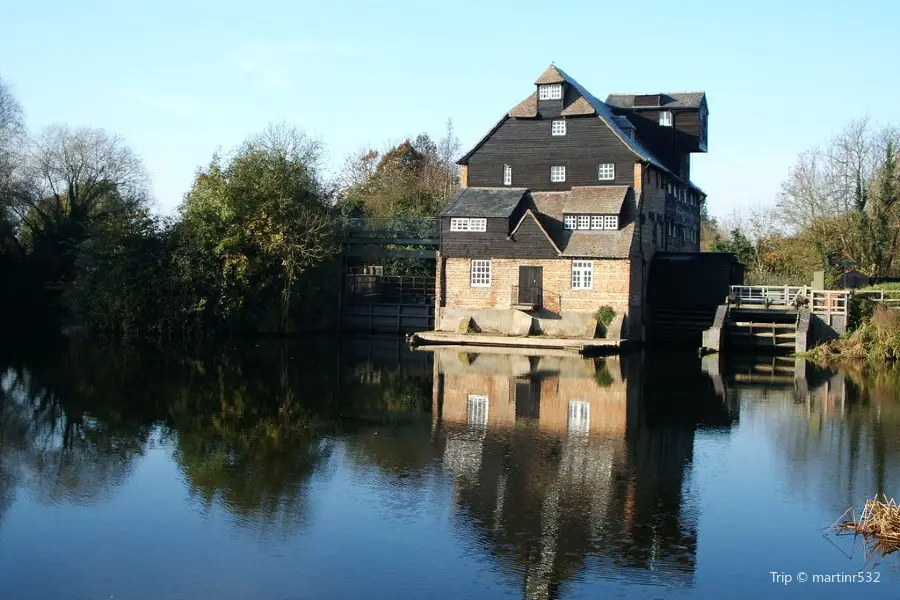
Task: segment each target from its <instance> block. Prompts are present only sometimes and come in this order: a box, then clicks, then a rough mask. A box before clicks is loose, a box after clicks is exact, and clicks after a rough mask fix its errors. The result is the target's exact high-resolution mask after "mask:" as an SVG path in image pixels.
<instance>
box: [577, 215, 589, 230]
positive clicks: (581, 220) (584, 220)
mask: <svg viewBox="0 0 900 600" xmlns="http://www.w3.org/2000/svg"><path fill="white" fill-rule="evenodd" d="M590 228H591V218H590V217H589V216H588V215H578V229H590Z"/></svg>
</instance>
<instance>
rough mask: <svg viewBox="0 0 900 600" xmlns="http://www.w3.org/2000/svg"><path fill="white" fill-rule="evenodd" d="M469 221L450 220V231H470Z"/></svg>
mask: <svg viewBox="0 0 900 600" xmlns="http://www.w3.org/2000/svg"><path fill="white" fill-rule="evenodd" d="M468 230H469V220H468V219H450V231H468Z"/></svg>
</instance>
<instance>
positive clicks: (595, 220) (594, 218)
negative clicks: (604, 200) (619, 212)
mask: <svg viewBox="0 0 900 600" xmlns="http://www.w3.org/2000/svg"><path fill="white" fill-rule="evenodd" d="M591 229H603V215H591Z"/></svg>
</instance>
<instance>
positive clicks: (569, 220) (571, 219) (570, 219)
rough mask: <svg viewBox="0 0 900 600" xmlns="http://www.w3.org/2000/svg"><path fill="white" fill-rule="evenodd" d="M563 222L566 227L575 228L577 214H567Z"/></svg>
mask: <svg viewBox="0 0 900 600" xmlns="http://www.w3.org/2000/svg"><path fill="white" fill-rule="evenodd" d="M563 222H564V223H565V228H566V229H575V215H566V216H565V218H564V219H563Z"/></svg>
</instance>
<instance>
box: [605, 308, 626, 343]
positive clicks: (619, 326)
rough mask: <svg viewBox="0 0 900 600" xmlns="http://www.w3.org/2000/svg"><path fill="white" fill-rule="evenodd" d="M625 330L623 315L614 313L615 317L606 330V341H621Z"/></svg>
mask: <svg viewBox="0 0 900 600" xmlns="http://www.w3.org/2000/svg"><path fill="white" fill-rule="evenodd" d="M624 329H625V315H624V314H623V313H616V316H615V317H613V320H612V322H611V323H610V324H609V327H607V328H606V335H605V336H604V337H606V339H608V340H621V339H623V335H622V334H623V333H624Z"/></svg>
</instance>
